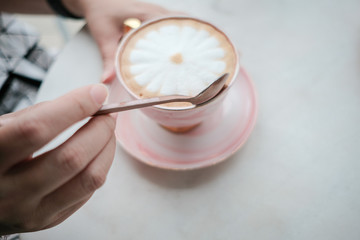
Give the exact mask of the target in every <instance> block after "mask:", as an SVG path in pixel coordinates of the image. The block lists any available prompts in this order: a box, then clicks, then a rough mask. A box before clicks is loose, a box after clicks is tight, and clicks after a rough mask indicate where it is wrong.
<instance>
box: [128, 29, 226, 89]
mask: <svg viewBox="0 0 360 240" xmlns="http://www.w3.org/2000/svg"><path fill="white" fill-rule="evenodd" d="M224 56H225V51H224V49H222V48H221V46H220V42H219V41H218V40H217V39H216V38H215V37H214V36H212V35H211V33H209V32H208V31H206V30H202V29H196V28H194V27H192V26H177V25H167V26H162V27H160V28H159V29H157V30H151V31H150V32H148V33H147V34H146V35H145V37H144V38H142V39H139V40H138V41H137V42H136V44H135V47H134V48H133V49H132V51H131V53H130V63H131V65H130V72H131V74H132V75H133V77H134V80H135V81H136V82H137V84H138V85H140V86H141V87H142V88H143V89H144V90H145V91H148V92H153V93H156V94H158V95H177V94H178V95H187V96H194V95H196V94H198V93H199V92H201V91H202V90H203V89H205V88H206V87H207V86H208V85H210V84H211V83H212V82H214V81H215V80H216V79H217V78H218V77H219V76H220V75H221V74H222V73H223V71H224V70H225V68H226V62H225V61H224V60H223V58H224Z"/></svg>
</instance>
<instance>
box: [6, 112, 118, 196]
mask: <svg viewBox="0 0 360 240" xmlns="http://www.w3.org/2000/svg"><path fill="white" fill-rule="evenodd" d="M114 128H115V120H114V119H113V118H112V117H110V116H98V117H95V118H92V119H91V120H90V121H89V122H88V123H87V124H86V125H85V126H83V127H82V128H81V129H80V130H78V131H77V132H76V134H74V135H73V136H72V137H71V138H70V139H69V140H68V141H66V142H65V143H64V144H62V145H60V146H59V147H57V148H56V149H54V150H52V151H50V152H47V153H45V154H43V155H41V156H39V157H37V158H35V159H32V161H28V162H27V163H26V164H25V166H24V167H23V168H22V169H20V170H18V171H16V172H15V173H13V174H12V175H10V177H12V178H13V179H15V180H14V181H16V185H17V186H18V188H21V189H24V191H29V192H30V193H32V194H33V195H36V196H39V197H40V198H42V197H43V196H45V195H47V194H49V193H50V192H53V191H54V190H55V189H57V188H59V187H61V186H62V185H63V184H65V183H66V182H68V181H69V180H70V179H72V178H73V177H75V176H76V175H78V174H79V173H80V172H81V171H83V170H84V169H85V168H86V167H87V166H88V165H89V164H90V162H91V161H93V159H95V158H96V156H98V155H99V154H100V153H101V152H103V151H104V150H106V153H107V155H106V156H107V157H109V158H104V160H103V161H104V162H106V161H110V162H111V161H112V159H111V158H110V157H111V156H110V155H111V154H113V153H112V152H109V151H111V150H113V149H112V148H111V149H109V147H108V145H109V141H110V140H111V139H113V138H114V133H113V132H114Z"/></svg>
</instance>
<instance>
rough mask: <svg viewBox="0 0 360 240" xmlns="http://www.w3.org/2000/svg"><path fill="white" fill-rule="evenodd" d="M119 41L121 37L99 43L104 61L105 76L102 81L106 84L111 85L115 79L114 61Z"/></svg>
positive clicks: (103, 75)
mask: <svg viewBox="0 0 360 240" xmlns="http://www.w3.org/2000/svg"><path fill="white" fill-rule="evenodd" d="M119 39H120V36H117V37H112V38H111V39H106V40H105V39H104V40H103V41H99V47H100V52H101V56H102V59H103V74H102V76H101V81H102V82H104V83H109V82H110V81H112V80H113V79H114V77H115V66H114V61H115V55H116V49H117V46H118V44H119Z"/></svg>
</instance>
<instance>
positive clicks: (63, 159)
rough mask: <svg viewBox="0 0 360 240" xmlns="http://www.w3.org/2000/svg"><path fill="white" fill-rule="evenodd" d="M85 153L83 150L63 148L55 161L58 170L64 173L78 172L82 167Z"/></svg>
mask: <svg viewBox="0 0 360 240" xmlns="http://www.w3.org/2000/svg"><path fill="white" fill-rule="evenodd" d="M84 159H85V152H84V150H83V148H81V147H76V146H71V147H66V148H64V149H63V150H62V151H61V153H60V154H59V156H58V158H57V161H58V164H59V165H60V168H61V169H63V170H64V171H66V172H71V171H74V170H75V171H76V170H80V169H82V168H83V167H84Z"/></svg>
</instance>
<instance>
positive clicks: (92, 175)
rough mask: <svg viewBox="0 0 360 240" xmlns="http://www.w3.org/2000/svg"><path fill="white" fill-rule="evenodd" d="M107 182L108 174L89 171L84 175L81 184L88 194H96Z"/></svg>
mask: <svg viewBox="0 0 360 240" xmlns="http://www.w3.org/2000/svg"><path fill="white" fill-rule="evenodd" d="M105 181H106V174H103V173H101V172H99V171H87V172H85V173H84V175H83V177H82V179H81V184H82V188H83V190H84V191H85V192H86V193H90V192H94V191H95V190H97V189H99V188H100V187H101V186H102V185H104V183H105Z"/></svg>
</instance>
